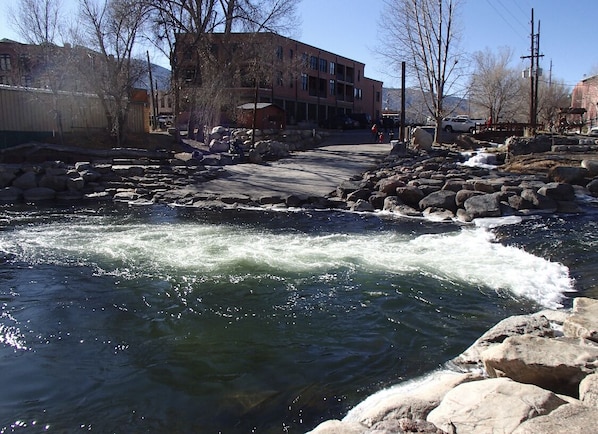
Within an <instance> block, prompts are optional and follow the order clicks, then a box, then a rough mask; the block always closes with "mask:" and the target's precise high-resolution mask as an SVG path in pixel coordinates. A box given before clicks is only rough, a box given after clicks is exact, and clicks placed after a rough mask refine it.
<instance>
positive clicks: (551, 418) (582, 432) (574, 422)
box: [513, 404, 597, 434]
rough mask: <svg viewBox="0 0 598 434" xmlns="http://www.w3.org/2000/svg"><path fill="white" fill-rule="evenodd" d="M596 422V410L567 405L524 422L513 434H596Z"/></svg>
mask: <svg viewBox="0 0 598 434" xmlns="http://www.w3.org/2000/svg"><path fill="white" fill-rule="evenodd" d="M596 420H597V419H596V409H595V408H591V407H586V406H583V405H577V404H565V405H561V406H560V407H558V408H557V409H555V410H553V411H552V412H550V413H549V414H547V415H543V416H538V417H535V418H533V419H529V420H527V421H525V422H523V423H522V424H521V425H519V426H518V427H517V428H516V429H515V430H514V431H513V434H539V433H546V434H557V433H563V434H565V433H566V434H587V433H592V432H596V428H597V427H596Z"/></svg>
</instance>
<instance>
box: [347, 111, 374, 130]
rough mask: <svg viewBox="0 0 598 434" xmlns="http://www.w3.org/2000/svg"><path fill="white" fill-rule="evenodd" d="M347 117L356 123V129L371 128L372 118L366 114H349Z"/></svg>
mask: <svg viewBox="0 0 598 434" xmlns="http://www.w3.org/2000/svg"><path fill="white" fill-rule="evenodd" d="M349 117H350V118H351V119H353V120H354V121H356V122H357V123H358V125H359V126H358V128H370V127H371V126H372V117H371V116H370V115H369V114H367V113H351V114H350V115H349Z"/></svg>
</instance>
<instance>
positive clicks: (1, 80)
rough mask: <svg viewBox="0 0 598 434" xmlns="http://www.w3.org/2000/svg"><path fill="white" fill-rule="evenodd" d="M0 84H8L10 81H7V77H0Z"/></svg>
mask: <svg viewBox="0 0 598 434" xmlns="http://www.w3.org/2000/svg"><path fill="white" fill-rule="evenodd" d="M0 84H10V81H8V77H7V76H5V75H0Z"/></svg>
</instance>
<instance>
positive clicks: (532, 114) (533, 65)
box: [521, 8, 544, 130]
mask: <svg viewBox="0 0 598 434" xmlns="http://www.w3.org/2000/svg"><path fill="white" fill-rule="evenodd" d="M530 41H531V42H530V43H531V46H530V55H529V56H521V58H522V59H530V68H529V79H530V98H529V123H530V126H531V127H532V128H533V129H534V130H535V128H536V124H537V115H538V81H539V80H538V77H539V75H540V67H539V59H540V57H543V56H544V55H543V54H540V24H539V23H538V33H535V31H534V9H533V8H532V21H531V34H530ZM524 76H525V75H524Z"/></svg>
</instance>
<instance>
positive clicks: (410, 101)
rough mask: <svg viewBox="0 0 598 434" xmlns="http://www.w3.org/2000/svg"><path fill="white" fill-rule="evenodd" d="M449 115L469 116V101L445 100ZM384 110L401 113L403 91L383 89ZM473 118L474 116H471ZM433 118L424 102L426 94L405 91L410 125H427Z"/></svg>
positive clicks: (414, 90) (418, 91)
mask: <svg viewBox="0 0 598 434" xmlns="http://www.w3.org/2000/svg"><path fill="white" fill-rule="evenodd" d="M444 106H445V109H446V111H447V113H450V114H451V115H461V114H466V115H469V114H471V113H469V101H468V100H467V99H464V98H459V97H453V96H449V97H446V99H445V100H444ZM382 110H383V111H384V112H394V113H399V112H400V111H401V89H397V88H382ZM471 115H472V116H473V114H471ZM429 116H431V115H430V112H429V111H428V108H427V107H426V104H425V101H424V94H423V93H422V91H421V90H419V89H416V88H406V89H405V121H406V122H407V123H409V124H425V123H426V119H427V118H428V117H429Z"/></svg>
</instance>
